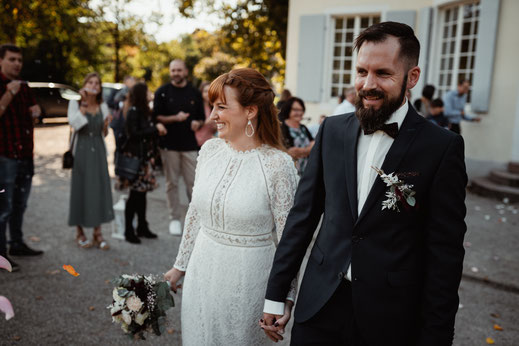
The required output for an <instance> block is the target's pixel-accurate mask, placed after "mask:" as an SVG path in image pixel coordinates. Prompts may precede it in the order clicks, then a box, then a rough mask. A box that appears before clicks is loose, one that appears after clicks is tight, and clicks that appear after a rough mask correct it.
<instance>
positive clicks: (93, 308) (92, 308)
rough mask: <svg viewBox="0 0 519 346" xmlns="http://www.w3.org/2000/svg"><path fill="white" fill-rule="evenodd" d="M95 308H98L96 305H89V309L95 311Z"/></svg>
mask: <svg viewBox="0 0 519 346" xmlns="http://www.w3.org/2000/svg"><path fill="white" fill-rule="evenodd" d="M95 309H96V308H95V307H94V306H89V307H88V310H90V311H94V310H95Z"/></svg>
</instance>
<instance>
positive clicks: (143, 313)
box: [107, 274, 175, 340]
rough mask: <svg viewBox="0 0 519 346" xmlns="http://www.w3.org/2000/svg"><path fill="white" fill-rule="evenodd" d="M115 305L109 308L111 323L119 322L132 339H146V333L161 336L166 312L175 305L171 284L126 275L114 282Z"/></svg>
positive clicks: (150, 277) (149, 276) (149, 278)
mask: <svg viewBox="0 0 519 346" xmlns="http://www.w3.org/2000/svg"><path fill="white" fill-rule="evenodd" d="M112 282H113V283H114V285H115V287H114V289H113V292H112V297H113V302H112V304H110V305H109V306H108V307H107V308H108V309H110V313H111V314H112V322H114V323H120V324H121V328H122V330H124V332H125V333H127V334H128V335H129V336H130V337H133V338H137V339H143V340H144V339H145V338H144V332H146V331H148V332H149V331H153V332H154V333H155V334H156V335H161V334H162V333H163V332H164V330H165V326H164V324H165V319H166V311H167V310H168V309H169V308H172V307H173V306H175V302H174V301H173V297H172V296H171V294H170V288H169V283H168V282H164V281H162V282H157V281H156V280H155V278H154V277H153V276H152V275H147V276H144V275H137V274H134V275H126V274H123V275H121V276H120V277H118V278H115V279H114V280H112Z"/></svg>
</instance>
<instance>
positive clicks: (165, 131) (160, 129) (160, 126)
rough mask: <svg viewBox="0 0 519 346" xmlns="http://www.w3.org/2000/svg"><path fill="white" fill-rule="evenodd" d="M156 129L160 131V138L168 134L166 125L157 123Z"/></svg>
mask: <svg viewBox="0 0 519 346" xmlns="http://www.w3.org/2000/svg"><path fill="white" fill-rule="evenodd" d="M155 127H156V128H157V130H158V131H159V136H164V135H166V134H167V133H168V130H167V129H166V127H165V126H164V125H162V124H161V123H157V124H156V125H155Z"/></svg>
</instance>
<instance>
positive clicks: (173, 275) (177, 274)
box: [164, 268, 186, 293]
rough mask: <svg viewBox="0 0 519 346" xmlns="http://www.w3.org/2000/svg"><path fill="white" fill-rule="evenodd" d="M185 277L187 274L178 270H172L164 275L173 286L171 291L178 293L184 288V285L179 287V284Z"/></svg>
mask: <svg viewBox="0 0 519 346" xmlns="http://www.w3.org/2000/svg"><path fill="white" fill-rule="evenodd" d="M184 275H186V272H183V271H180V270H178V269H177V268H171V269H170V270H169V271H168V272H167V273H166V274H164V279H165V280H167V281H169V283H170V284H171V290H172V291H173V292H175V293H177V289H179V288H182V285H177V282H178V280H180V278H182V277H183V276H184Z"/></svg>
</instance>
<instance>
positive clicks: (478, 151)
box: [462, 0, 519, 161]
mask: <svg viewBox="0 0 519 346" xmlns="http://www.w3.org/2000/svg"><path fill="white" fill-rule="evenodd" d="M517 13H519V1H517V0H501V9H500V13H499V27H498V33H497V37H498V40H497V44H496V55H495V58H494V59H495V60H494V78H493V81H492V85H491V88H492V93H491V99H490V109H489V112H488V114H482V115H481V118H482V121H481V122H480V123H468V122H464V123H462V126H463V129H462V131H463V137H464V138H465V143H466V155H467V157H471V158H475V159H480V160H493V161H508V160H511V159H512V143H513V135H514V127H515V126H519V123H518V122H516V119H515V117H516V112H517V109H516V107H517V95H518V93H519V35H518V34H517ZM476 59H477V57H476Z"/></svg>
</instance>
